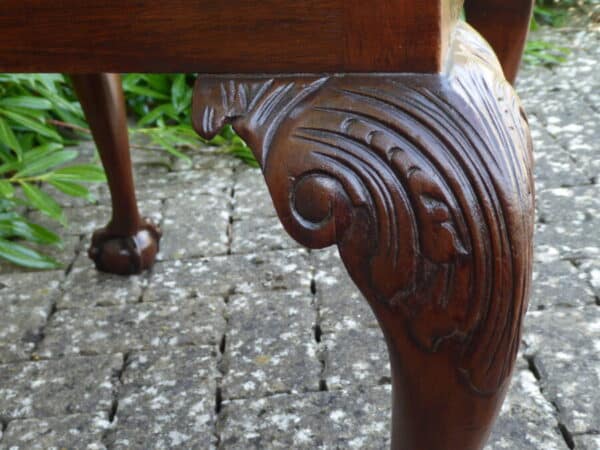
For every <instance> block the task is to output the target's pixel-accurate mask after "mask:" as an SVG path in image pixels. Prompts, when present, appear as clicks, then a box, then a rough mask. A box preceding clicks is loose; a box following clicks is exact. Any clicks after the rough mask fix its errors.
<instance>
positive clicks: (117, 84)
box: [71, 73, 161, 275]
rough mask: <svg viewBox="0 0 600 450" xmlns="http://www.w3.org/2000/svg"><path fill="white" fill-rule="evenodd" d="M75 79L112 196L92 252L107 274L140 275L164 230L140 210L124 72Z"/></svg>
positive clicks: (95, 236)
mask: <svg viewBox="0 0 600 450" xmlns="http://www.w3.org/2000/svg"><path fill="white" fill-rule="evenodd" d="M71 80H72V82H73V86H74V88H75V91H76V93H77V96H78V98H79V101H80V102H81V106H82V107H83V110H84V112H85V115H86V118H87V120H88V123H89V125H90V128H91V130H92V135H93V136H94V141H95V142H96V146H97V147H98V151H99V152H100V158H101V159H102V164H103V166H104V169H105V171H106V176H107V178H108V186H109V188H110V194H111V199H112V218H111V220H110V222H109V223H108V225H107V226H106V227H105V228H102V229H100V230H97V231H96V232H94V235H93V237H92V245H91V247H90V249H89V256H90V258H91V259H93V260H94V262H95V264H96V267H97V268H98V269H99V270H102V271H104V272H110V273H117V274H121V275H129V274H134V273H139V272H141V271H143V270H145V269H148V268H150V267H151V266H152V265H153V264H154V260H155V257H156V253H157V252H158V247H159V241H160V237H161V233H160V230H159V229H158V227H157V226H155V225H154V224H152V223H151V222H150V221H149V220H147V219H143V218H141V217H140V214H139V211H138V207H137V202H136V198H135V188H134V184H133V174H132V168H131V157H130V155H129V139H128V136H127V122H126V114H125V100H124V98H123V91H122V87H121V79H120V76H119V75H117V74H107V73H96V74H85V75H71Z"/></svg>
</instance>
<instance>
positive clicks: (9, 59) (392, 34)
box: [0, 0, 462, 73]
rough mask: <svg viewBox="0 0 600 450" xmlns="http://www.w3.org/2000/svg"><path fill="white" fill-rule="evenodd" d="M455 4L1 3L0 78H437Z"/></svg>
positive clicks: (309, 0)
mask: <svg viewBox="0 0 600 450" xmlns="http://www.w3.org/2000/svg"><path fill="white" fill-rule="evenodd" d="M455 4H462V1H459V0H428V1H426V2H415V1H414V0H379V1H376V2H364V1H359V0H302V1H296V0H294V1H292V0H263V1H260V2H256V1H254V0H232V1H228V2H219V1H214V0H172V1H169V2H158V1H153V0H135V1H133V0H131V1H122V0H103V1H91V0H53V1H45V0H4V1H3V2H2V14H1V15H0V28H1V29H2V40H0V71H5V72H6V71H9V72H68V73H92V72H204V73H252V72H254V73H265V72H275V73H283V72H287V73H290V72H291V73H299V72H310V73H318V72H401V71H409V72H436V71H439V70H441V67H442V62H443V59H444V55H445V51H446V48H447V46H446V43H447V39H448V36H449V33H450V29H451V24H452V23H453V21H454V20H455V17H454V16H451V13H450V12H451V11H455V10H456V8H454V7H452V6H451V5H455Z"/></svg>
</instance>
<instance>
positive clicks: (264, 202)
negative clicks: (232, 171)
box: [233, 168, 277, 219]
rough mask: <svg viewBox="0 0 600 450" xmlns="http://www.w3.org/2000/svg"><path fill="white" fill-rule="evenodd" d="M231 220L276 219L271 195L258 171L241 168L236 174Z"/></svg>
mask: <svg viewBox="0 0 600 450" xmlns="http://www.w3.org/2000/svg"><path fill="white" fill-rule="evenodd" d="M235 179H236V183H235V186H234V190H235V197H234V206H233V218H234V219H243V218H245V217H276V216H277V213H276V212H275V207H274V206H273V202H272V200H271V195H270V194H269V190H268V188H267V185H266V183H265V180H264V178H263V176H262V173H261V171H260V170H259V169H252V168H241V169H240V170H238V172H237V173H236V177H235Z"/></svg>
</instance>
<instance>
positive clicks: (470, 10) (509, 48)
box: [465, 0, 534, 83]
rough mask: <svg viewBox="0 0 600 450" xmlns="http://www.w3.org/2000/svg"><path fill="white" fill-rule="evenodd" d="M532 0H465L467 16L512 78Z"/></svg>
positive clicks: (527, 25)
mask: <svg viewBox="0 0 600 450" xmlns="http://www.w3.org/2000/svg"><path fill="white" fill-rule="evenodd" d="M533 4H534V0H466V1H465V13H466V17H467V20H468V21H469V22H470V23H471V24H472V25H473V26H474V27H475V28H476V29H477V31H479V32H480V33H481V34H482V35H483V37H485V38H486V39H487V40H488V42H489V43H490V44H491V45H492V47H493V48H494V50H495V52H496V54H497V55H498V57H499V58H500V62H501V63H502V67H503V68H504V74H505V76H506V79H507V80H509V81H510V82H511V83H514V82H515V79H516V77H517V72H518V70H519V64H520V62H521V56H522V54H523V48H524V46H525V41H526V40H527V33H528V32H529V23H530V21H531V13H532V11H533Z"/></svg>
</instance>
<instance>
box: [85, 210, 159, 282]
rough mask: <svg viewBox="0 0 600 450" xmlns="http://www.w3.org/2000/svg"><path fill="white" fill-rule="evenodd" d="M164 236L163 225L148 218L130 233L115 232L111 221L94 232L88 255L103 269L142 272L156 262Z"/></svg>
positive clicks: (113, 271)
mask: <svg viewBox="0 0 600 450" xmlns="http://www.w3.org/2000/svg"><path fill="white" fill-rule="evenodd" d="M161 236H162V231H161V230H160V228H159V227H158V226H157V225H155V224H154V223H153V222H152V221H151V220H149V219H144V220H143V221H142V225H141V226H140V228H139V230H138V231H137V232H136V233H135V234H134V235H131V236H123V235H122V234H116V233H114V232H112V231H111V230H110V225H108V226H107V227H105V228H101V229H99V230H96V231H95V232H94V234H93V236H92V243H91V245H90V248H89V250H88V256H89V257H90V258H91V259H92V260H93V261H94V263H95V264H96V268H97V269H98V270H100V271H102V272H108V273H114V274H118V275H133V274H139V273H141V272H143V271H144V270H147V269H149V268H151V267H152V266H153V265H154V261H155V259H156V254H157V253H158V251H159V243H160V238H161Z"/></svg>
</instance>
